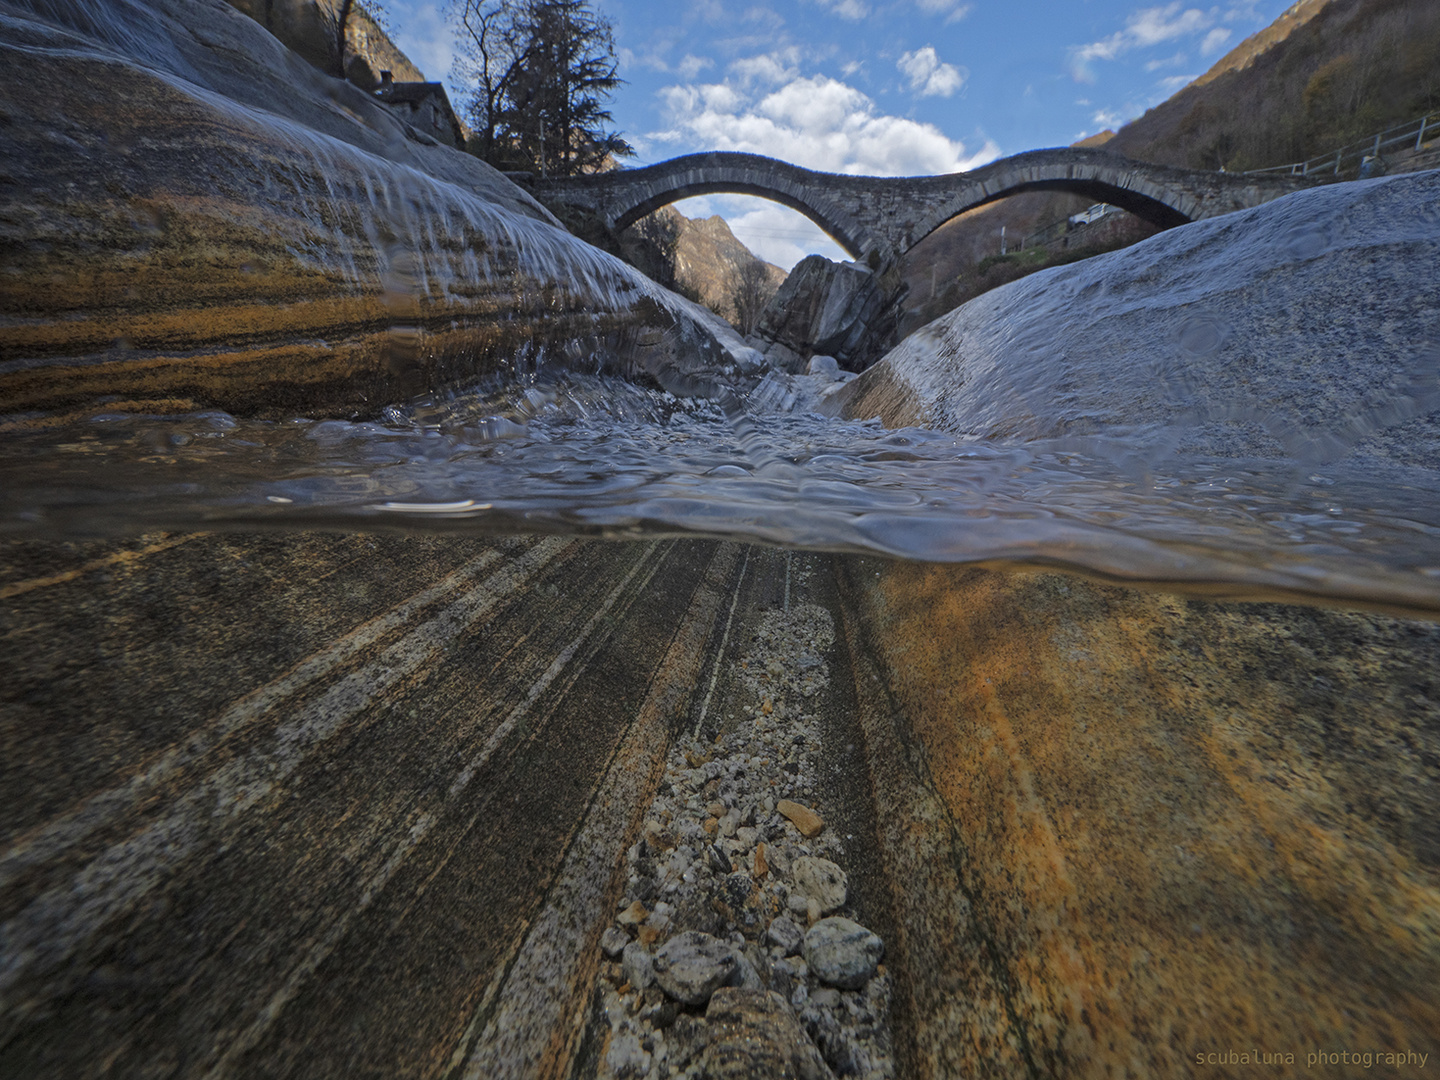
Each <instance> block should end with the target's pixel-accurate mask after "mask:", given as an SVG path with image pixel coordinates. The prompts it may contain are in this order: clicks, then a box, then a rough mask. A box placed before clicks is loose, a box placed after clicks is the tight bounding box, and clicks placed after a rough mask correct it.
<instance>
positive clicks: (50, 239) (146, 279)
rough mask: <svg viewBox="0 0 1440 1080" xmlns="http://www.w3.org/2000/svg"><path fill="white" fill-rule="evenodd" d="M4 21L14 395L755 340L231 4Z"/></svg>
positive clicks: (159, 1) (329, 395) (219, 403)
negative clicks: (560, 221) (587, 240)
mask: <svg viewBox="0 0 1440 1080" xmlns="http://www.w3.org/2000/svg"><path fill="white" fill-rule="evenodd" d="M0 18H3V23H4V35H3V43H0V50H3V57H0V58H3V61H4V63H3V70H0V107H3V109H4V112H5V114H6V116H7V117H8V122H7V123H6V124H5V125H4V128H3V130H0V155H3V157H4V160H5V161H6V163H7V165H6V168H7V180H8V187H7V189H6V204H5V213H4V219H3V221H0V233H3V239H4V244H3V248H4V256H3V269H4V273H3V275H0V309H3V311H4V316H3V319H4V322H3V324H0V411H4V412H9V413H17V412H34V411H36V410H56V409H66V408H90V407H93V406H94V404H95V403H97V402H99V401H101V400H104V401H106V402H107V403H108V404H107V407H110V408H123V407H134V408H140V409H144V410H146V411H166V410H173V409H194V408H201V407H219V408H224V409H227V410H229V411H231V412H237V413H240V412H244V413H252V414H267V415H294V414H296V413H304V414H309V415H312V416H313V415H320V414H326V415H342V416H350V415H357V414H358V415H365V414H373V413H375V412H376V411H378V410H379V409H380V408H381V407H383V406H384V405H385V404H387V403H389V402H393V401H396V400H401V399H404V398H407V397H409V396H412V395H414V394H416V393H419V392H421V391H425V390H429V389H432V388H434V387H436V386H439V385H443V384H445V383H447V382H451V381H456V380H467V379H473V378H475V377H478V376H480V375H483V374H485V373H487V372H492V371H496V370H501V369H506V368H519V367H525V368H528V367H530V366H534V365H540V364H546V365H556V364H558V365H563V364H565V363H567V362H568V361H569V360H571V359H575V358H579V357H584V358H585V359H584V362H585V363H586V364H587V365H588V366H589V367H590V369H591V370H593V367H594V364H595V362H596V360H595V358H596V357H599V358H600V361H601V362H602V363H604V364H608V365H610V366H611V368H612V370H616V371H622V372H634V373H648V374H649V375H650V376H652V377H655V378H656V379H658V380H659V381H661V382H662V383H663V384H666V385H671V386H674V387H676V388H677V389H680V390H692V391H693V390H695V389H697V388H699V387H701V386H702V385H703V380H701V381H700V382H698V383H697V382H696V381H695V380H693V379H692V378H691V376H692V375H695V374H697V373H708V372H713V371H715V370H717V369H719V368H722V367H724V366H725V365H726V364H727V363H728V362H729V360H730V356H729V354H727V353H726V352H725V349H724V348H723V347H722V346H721V344H720V342H719V341H718V340H717V337H716V335H717V334H719V335H721V336H723V337H724V338H725V340H726V342H727V343H728V344H729V345H730V346H732V347H734V348H739V349H743V346H742V345H741V344H740V342H739V340H738V337H737V336H736V335H734V334H733V332H732V331H730V330H729V328H728V327H725V326H723V325H721V321H720V320H718V319H716V318H715V317H714V316H713V315H711V314H710V313H709V312H706V311H704V310H703V309H700V308H699V307H698V306H697V305H694V304H690V303H689V302H687V301H684V300H683V299H681V298H679V297H677V296H674V295H673V294H670V293H668V292H666V291H664V290H662V289H659V288H657V287H656V286H655V285H654V284H653V283H651V282H649V281H648V280H647V279H645V278H644V277H643V276H642V275H640V274H638V273H637V272H635V271H634V270H633V269H632V268H630V267H627V266H625V265H624V264H623V263H621V262H620V261H619V260H616V259H613V258H611V257H610V256H607V255H604V254H603V253H600V252H598V251H595V250H594V249H592V248H590V247H588V246H587V245H585V244H583V243H581V242H579V241H577V240H576V239H575V238H574V237H572V236H570V235H568V234H567V233H565V232H564V231H563V230H561V229H560V228H558V227H557V226H556V224H555V222H554V219H553V218H552V217H551V216H550V215H549V213H548V212H547V211H545V210H544V209H543V208H541V207H540V206H539V204H538V203H536V202H535V201H534V200H533V199H531V198H530V197H529V196H528V195H526V194H524V193H523V192H521V191H520V190H519V189H518V188H516V187H515V186H514V185H512V184H510V183H509V182H508V181H506V180H505V179H504V178H503V177H502V176H500V174H498V173H497V172H495V171H494V170H493V169H491V168H489V167H488V166H486V165H484V164H483V163H481V162H479V161H478V160H476V159H475V158H473V157H470V156H468V155H465V154H462V153H459V152H457V151H454V150H452V149H449V148H447V147H443V146H440V145H437V144H436V143H435V142H434V140H432V139H429V138H427V137H425V136H423V135H421V134H419V133H417V132H416V131H414V130H413V129H411V128H409V127H408V126H407V125H405V124H404V123H402V122H401V121H400V120H398V119H397V118H396V117H395V116H394V115H393V114H391V113H390V112H389V111H388V110H387V109H386V108H385V107H384V106H383V105H381V104H379V103H378V102H377V101H376V100H375V99H374V98H373V97H371V96H370V95H368V94H366V93H364V92H362V91H361V90H359V89H357V88H356V87H354V86H352V85H350V84H349V83H347V82H345V81H343V80H339V79H335V78H331V77H329V76H326V75H325V74H323V73H322V72H320V71H318V70H317V69H316V68H314V67H313V66H312V65H311V64H309V63H307V62H305V61H304V60H302V59H301V58H300V57H299V56H297V55H296V54H294V53H291V52H288V51H287V50H286V49H285V48H284V46H282V45H281V44H280V42H278V41H277V40H276V39H275V38H274V37H272V36H271V35H270V34H268V33H267V32H266V31H265V30H264V29H263V28H262V27H261V26H260V25H259V24H257V23H256V22H254V21H253V20H251V19H249V18H247V17H245V16H244V15H242V14H240V13H239V12H238V11H236V10H235V9H234V8H232V7H230V6H229V5H228V4H225V3H221V2H219V0H147V2H143V3H142V2H139V0H137V2H135V3H131V4H126V5H106V4H101V3H98V2H87V3H81V4H74V5H63V6H60V7H55V6H53V5H46V4H40V3H36V4H34V5H29V4H11V5H8V6H7V7H6V8H5V9H3V12H0ZM125 402H132V403H135V404H133V405H132V406H126V405H125V404H124V403H125Z"/></svg>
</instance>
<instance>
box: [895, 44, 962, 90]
mask: <svg viewBox="0 0 1440 1080" xmlns="http://www.w3.org/2000/svg"><path fill="white" fill-rule="evenodd" d="M895 66H896V67H897V68H899V69H900V71H901V72H902V73H903V74H904V75H905V77H906V78H908V79H909V80H910V89H911V90H914V91H915V92H916V93H917V94H919V95H920V96H921V97H949V96H950V95H951V94H953V93H955V91H956V90H959V89H960V87H962V86H964V85H965V77H966V74H968V73H962V72H961V69H960V68H957V67H956V66H955V65H954V64H945V63H941V61H940V57H939V55H938V54H937V53H936V52H935V48H934V46H931V45H926V46H925V47H924V48H923V49H916V50H915V51H914V52H907V53H906V54H905V55H904V56H902V57H900V59H899V60H898V61H896V63H895Z"/></svg>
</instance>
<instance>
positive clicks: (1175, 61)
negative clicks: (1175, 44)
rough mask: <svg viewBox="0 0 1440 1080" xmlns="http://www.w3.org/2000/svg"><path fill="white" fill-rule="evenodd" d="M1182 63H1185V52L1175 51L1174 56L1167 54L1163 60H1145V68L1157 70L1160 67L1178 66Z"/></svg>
mask: <svg viewBox="0 0 1440 1080" xmlns="http://www.w3.org/2000/svg"><path fill="white" fill-rule="evenodd" d="M1183 63H1185V54H1184V53H1183V52H1177V53H1176V54H1175V55H1174V56H1167V57H1165V59H1163V60H1147V61H1145V70H1146V71H1159V70H1160V69H1161V68H1167V67H1179V66H1180V65H1181V64H1183Z"/></svg>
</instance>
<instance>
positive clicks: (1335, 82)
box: [902, 0, 1440, 331]
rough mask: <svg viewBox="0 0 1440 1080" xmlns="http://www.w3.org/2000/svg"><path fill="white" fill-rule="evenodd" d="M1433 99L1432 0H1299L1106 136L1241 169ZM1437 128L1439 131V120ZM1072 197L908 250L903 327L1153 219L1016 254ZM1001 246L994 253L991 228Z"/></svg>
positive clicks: (1437, 93) (1108, 143) (1336, 141)
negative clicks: (907, 297) (1003, 253)
mask: <svg viewBox="0 0 1440 1080" xmlns="http://www.w3.org/2000/svg"><path fill="white" fill-rule="evenodd" d="M1436 110H1440V0H1299V2H1298V3H1296V4H1294V5H1292V6H1291V7H1290V8H1289V9H1288V10H1287V11H1286V12H1285V13H1284V14H1283V15H1281V16H1280V18H1279V19H1277V20H1276V21H1275V22H1274V23H1272V24H1271V25H1270V26H1268V27H1266V28H1265V29H1264V30H1261V31H1259V32H1258V33H1256V34H1253V35H1251V36H1250V37H1249V38H1246V39H1245V40H1244V41H1242V42H1241V43H1240V44H1239V45H1237V46H1236V47H1235V48H1234V49H1232V50H1231V51H1230V52H1229V53H1227V54H1226V55H1225V56H1223V57H1221V59H1220V60H1219V61H1218V62H1217V63H1216V64H1215V65H1214V66H1212V67H1211V68H1210V70H1209V71H1207V72H1206V73H1205V74H1204V75H1202V76H1201V77H1200V78H1198V79H1196V80H1195V81H1194V82H1192V83H1190V84H1189V85H1188V86H1186V87H1184V88H1183V89H1181V90H1180V91H1179V92H1178V93H1176V94H1175V95H1174V96H1173V97H1171V98H1169V99H1167V100H1166V101H1164V102H1162V103H1161V104H1159V105H1157V106H1155V107H1154V108H1152V109H1150V110H1149V111H1147V112H1146V113H1145V114H1144V115H1143V116H1141V117H1139V118H1138V119H1136V120H1133V121H1132V122H1130V123H1129V124H1126V125H1125V126H1124V127H1123V128H1121V129H1120V131H1119V132H1118V133H1116V134H1114V135H1113V136H1111V137H1109V138H1104V137H1101V136H1091V137H1090V138H1088V139H1085V140H1083V141H1082V143H1081V144H1078V145H1084V146H1090V147H1094V146H1102V147H1104V148H1105V149H1108V150H1113V151H1115V152H1116V153H1121V154H1124V155H1126V156H1127V157H1132V158H1137V159H1139V160H1142V161H1153V162H1157V163H1159V164H1166V165H1179V166H1184V167H1188V168H1198V169H1218V168H1222V167H1223V168H1225V169H1226V170H1228V171H1231V172H1235V171H1243V170H1245V169H1255V168H1266V167H1269V166H1273V165H1283V164H1287V163H1290V162H1295V161H1303V160H1305V159H1307V158H1310V157H1313V156H1317V155H1319V154H1323V153H1326V152H1328V151H1332V150H1335V149H1336V148H1338V147H1340V146H1342V145H1344V144H1346V143H1349V142H1353V141H1355V140H1357V139H1360V138H1364V137H1366V136H1368V135H1370V134H1373V133H1374V132H1376V131H1379V130H1381V129H1383V128H1386V127H1389V126H1392V125H1395V124H1400V123H1403V122H1405V121H1408V120H1411V119H1414V118H1416V117H1419V116H1420V115H1422V114H1424V113H1426V112H1427V111H1436ZM1436 135H1437V136H1440V128H1437V131H1436ZM1086 203H1087V200H1084V199H1081V198H1078V197H1076V196H1069V195H1044V194H1031V195H1020V196H1016V197H1014V198H1010V199H1005V200H1002V201H1000V202H998V203H995V204H992V205H990V206H987V207H982V208H980V209H979V210H976V211H972V212H971V213H969V214H966V215H964V216H962V217H960V218H957V219H955V220H954V221H952V222H950V223H949V224H948V225H946V226H945V227H943V228H941V229H939V230H937V232H935V233H934V234H932V235H931V236H930V238H929V239H927V240H926V241H925V242H924V243H922V244H921V245H920V246H919V247H917V248H916V249H915V250H914V251H912V252H911V255H910V256H909V257H908V258H907V260H906V265H905V266H904V267H903V270H904V272H905V275H906V280H907V281H908V282H909V284H910V287H911V300H910V305H909V306H910V312H909V314H908V315H907V318H906V321H905V323H904V324H903V325H902V330H906V331H908V330H911V329H914V328H915V327H917V326H919V325H921V324H923V323H924V322H927V321H929V320H930V319H933V318H936V317H938V316H939V315H941V314H943V313H944V312H945V311H948V310H950V308H952V307H954V306H956V305H957V304H961V303H964V302H965V301H966V300H968V299H970V298H972V297H973V296H975V295H978V294H979V293H980V292H984V291H985V290H987V289H990V288H994V287H995V286H996V285H1000V284H1003V283H1004V282H1006V281H1010V280H1014V279H1015V278H1016V277H1020V276H1023V275H1024V274H1027V273H1031V272H1033V271H1034V270H1038V269H1041V268H1043V267H1044V266H1047V265H1054V263H1055V262H1057V261H1065V260H1069V259H1072V258H1074V257H1075V256H1076V255H1077V254H1079V253H1082V252H1089V253H1094V252H1096V251H1101V250H1109V249H1111V248H1113V247H1118V246H1123V245H1124V244H1125V243H1134V242H1135V241H1137V240H1141V239H1144V237H1145V236H1148V235H1150V232H1151V231H1152V230H1149V229H1148V228H1146V227H1143V226H1142V225H1141V224H1140V223H1138V222H1136V223H1135V224H1134V226H1133V227H1132V228H1130V229H1128V230H1126V229H1122V228H1116V227H1115V226H1114V225H1113V224H1112V225H1111V226H1110V227H1109V233H1108V234H1107V235H1105V236H1103V237H1101V236H1098V235H1091V236H1082V235H1081V234H1080V233H1079V232H1077V233H1074V234H1071V235H1070V236H1069V237H1067V238H1066V242H1065V243H1064V244H1063V246H1062V245H1061V244H1055V245H1052V246H1051V250H1048V251H1045V252H1037V253H1026V254H1025V255H1019V256H1017V255H1015V254H1014V248H1015V247H1016V246H1017V244H1018V242H1019V241H1020V239H1021V238H1022V237H1024V236H1026V235H1029V234H1032V233H1034V232H1035V231H1036V230H1038V229H1040V228H1042V227H1044V226H1046V225H1049V224H1051V223H1054V222H1060V221H1063V220H1064V219H1065V217H1066V216H1067V215H1069V214H1073V213H1075V212H1076V211H1077V210H1079V209H1081V208H1083V207H1084V206H1085V205H1086ZM1002 227H1003V228H1004V229H1005V232H1006V237H1007V241H1006V244H1007V248H1008V249H1009V250H1010V252H1011V254H1010V255H1008V256H1006V257H1005V258H1003V259H1002V258H1000V249H1001V229H1002Z"/></svg>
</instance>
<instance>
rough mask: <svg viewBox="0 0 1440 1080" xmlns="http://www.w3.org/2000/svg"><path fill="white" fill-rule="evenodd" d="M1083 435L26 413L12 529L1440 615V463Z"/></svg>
mask: <svg viewBox="0 0 1440 1080" xmlns="http://www.w3.org/2000/svg"><path fill="white" fill-rule="evenodd" d="M1091 449H1092V451H1093V452H1090V453H1086V454H1080V453H1075V452H1073V451H1071V450H1067V449H1064V448H1060V447H1057V446H1055V445H1053V444H1047V443H1043V442H1032V443H1023V444H1006V443H1001V442H995V441H990V440H985V441H967V440H962V439H958V438H955V437H953V436H949V435H945V434H942V433H938V432H934V431H928V430H920V429H900V430H887V429H885V428H883V427H881V426H880V425H879V424H878V422H873V421H872V422H865V423H860V422H853V421H840V420H833V419H827V418H823V417H819V416H814V415H792V414H768V415H765V414H756V413H755V412H752V411H751V410H750V409H749V408H747V407H746V405H745V404H744V403H742V402H739V401H729V402H728V403H727V404H726V405H725V406H723V407H722V405H720V404H718V403H716V402H714V401H697V400H682V399H677V398H675V397H672V396H671V395H669V394H665V393H661V392H658V391H650V390H644V389H641V388H639V387H636V386H634V385H632V384H630V383H627V382H624V381H622V380H618V379H609V378H594V377H583V376H566V377H564V378H563V379H558V380H555V381H549V382H547V381H545V380H543V379H537V378H531V379H528V380H526V381H524V382H521V383H512V384H510V385H507V386H497V385H491V386H488V387H484V388H477V389H475V390H472V391H471V392H468V393H463V394H457V395H453V396H451V397H449V398H447V399H445V400H432V399H423V400H420V401H417V402H414V403H411V404H410V405H408V406H406V407H403V408H391V409H389V410H387V412H386V414H385V417H384V419H383V420H382V421H379V422H368V423H365V422H355V423H351V422H344V421H336V420H324V421H311V420H304V419H295V420H290V421H285V422H267V421H258V420H243V419H237V418H235V417H231V416H229V415H227V414H225V413H220V412H202V413H194V414H190V415H184V416H165V417H156V416H136V415H127V414H120V413H113V414H106V413H98V414H96V415H94V416H92V417H90V418H89V419H88V420H87V421H84V422H81V423H79V424H76V425H73V426H71V427H69V428H66V429H64V430H56V429H37V430H35V431H31V432H23V431H21V432H17V431H15V430H14V429H13V428H12V431H11V432H10V433H9V434H7V436H6V437H5V439H4V442H3V447H0V490H3V495H0V500H3V501H0V527H3V529H4V530H5V531H6V532H8V533H9V534H11V535H29V536H48V537H56V536H61V537H83V536H96V535H111V534H116V533H124V532H135V531H140V530H148V529H157V528H169V529H177V528H218V527H228V528H254V527H257V526H276V527H297V528H298V527H306V528H311V527H340V528H345V529H353V528H386V529H395V528H400V529H413V530H436V529H447V530H461V531H468V532H477V533H490V532H515V531H522V532H553V531H562V532H585V533H594V534H600V535H606V536H636V535H641V534H656V533H669V534H675V533H701V534H707V535H714V536H725V537H733V538H740V539H747V540H758V541H762V542H767V543H775V544H784V545H791V546H797V547H807V548H817V549H826V550H834V551H859V552H870V553H879V554H885V555H891V556H897V557H901V558H906V559H917V560H928V561H936V562H970V561H989V562H1010V563H1022V564H1041V565H1059V566H1066V567H1070V568H1075V569H1080V570H1083V571H1088V572H1091V573H1097V574H1101V575H1105V576H1110V577H1116V578H1122V579H1127V580H1131V581H1137V582H1147V581H1148V582H1153V583H1162V584H1163V583H1186V584H1189V585H1192V586H1207V587H1218V589H1219V590H1220V591H1222V592H1228V593H1231V594H1234V595H1252V596H1259V595H1265V594H1268V593H1273V592H1276V591H1279V592H1283V593H1293V594H1299V595H1309V596H1313V597H1318V598H1328V599H1331V600H1339V601H1342V602H1347V603H1364V604H1371V605H1378V606H1382V607H1389V608H1393V609H1396V610H1407V611H1411V612H1415V611H1428V612H1431V613H1434V612H1440V540H1437V538H1440V532H1437V527H1440V520H1437V519H1440V512H1437V509H1436V508H1437V507H1440V498H1437V495H1440V492H1437V491H1436V490H1435V486H1434V478H1433V477H1431V476H1430V474H1428V473H1423V472H1420V471H1418V470H1416V471H1414V473H1413V474H1401V473H1396V474H1395V475H1393V476H1390V477H1388V478H1384V479H1383V480H1382V479H1377V477H1376V476H1375V475H1374V473H1373V471H1362V470H1359V469H1353V470H1351V471H1349V472H1347V470H1346V469H1344V468H1340V467H1331V466H1327V467H1326V468H1325V471H1324V472H1323V473H1321V472H1316V471H1314V467H1313V466H1310V467H1301V466H1295V465H1289V464H1286V463H1277V462H1273V461H1236V460H1233V459H1210V460H1204V459H1199V460H1197V459H1189V458H1187V459H1180V458H1178V457H1173V456H1172V457H1171V459H1170V460H1164V459H1161V460H1153V455H1147V453H1146V452H1145V450H1144V448H1137V447H1126V446H1123V445H1116V446H1113V447H1104V446H1099V447H1092V448H1091Z"/></svg>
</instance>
